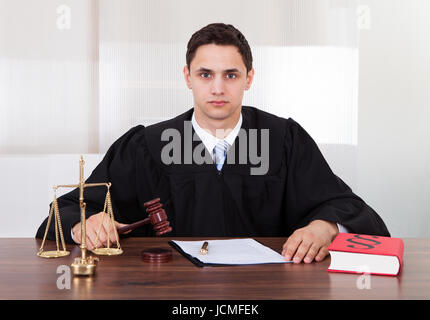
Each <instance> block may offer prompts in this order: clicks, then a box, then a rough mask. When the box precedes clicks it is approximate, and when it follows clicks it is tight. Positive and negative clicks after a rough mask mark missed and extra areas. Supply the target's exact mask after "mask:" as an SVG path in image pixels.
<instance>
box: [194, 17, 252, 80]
mask: <svg viewBox="0 0 430 320" xmlns="http://www.w3.org/2000/svg"><path fill="white" fill-rule="evenodd" d="M205 44H217V45H225V46H227V45H233V46H235V47H237V49H238V50H239V53H240V54H241V55H242V59H243V62H244V63H245V66H246V72H249V70H251V69H252V53H251V48H250V47H249V44H248V41H247V40H246V38H245V36H244V35H243V34H242V33H241V32H240V31H239V30H237V29H236V28H235V27H233V26H232V25H231V24H224V23H212V24H209V25H207V26H206V27H203V28H202V29H200V30H198V31H196V32H195V33H194V34H193V35H192V36H191V38H190V40H189V41H188V45H187V54H186V61H187V66H188V69H190V64H191V61H192V60H193V59H194V56H195V55H196V51H197V49H198V48H199V47H200V46H203V45H205Z"/></svg>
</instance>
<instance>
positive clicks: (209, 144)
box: [191, 112, 242, 154]
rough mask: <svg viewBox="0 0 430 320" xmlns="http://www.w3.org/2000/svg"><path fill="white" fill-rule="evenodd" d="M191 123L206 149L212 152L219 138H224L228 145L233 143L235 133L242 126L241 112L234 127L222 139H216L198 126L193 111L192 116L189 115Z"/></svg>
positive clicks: (236, 133)
mask: <svg viewBox="0 0 430 320" xmlns="http://www.w3.org/2000/svg"><path fill="white" fill-rule="evenodd" d="M191 123H192V125H193V128H194V131H195V132H196V133H197V135H198V136H199V137H200V139H201V140H202V142H203V144H204V145H205V147H206V149H207V150H208V151H209V153H210V154H212V153H213V150H214V148H215V146H216V144H217V143H218V142H219V141H221V140H225V141H226V142H227V143H228V144H229V146H232V145H233V143H234V140H235V139H236V137H237V135H238V134H239V131H240V128H241V127H242V113H241V114H240V117H239V121H238V122H237V124H236V126H235V127H234V129H233V130H232V131H231V132H230V133H229V134H228V135H227V137H225V138H224V139H218V138H217V137H215V136H213V135H212V134H210V133H209V132H207V131H206V130H205V129H203V128H202V127H200V126H199V124H198V123H197V121H196V118H195V117H194V112H193V116H192V117H191Z"/></svg>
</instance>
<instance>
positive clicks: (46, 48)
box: [0, 0, 98, 154]
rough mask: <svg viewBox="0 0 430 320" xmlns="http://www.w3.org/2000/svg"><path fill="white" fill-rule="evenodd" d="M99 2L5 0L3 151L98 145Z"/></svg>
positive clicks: (0, 99)
mask: <svg viewBox="0 0 430 320" xmlns="http://www.w3.org/2000/svg"><path fill="white" fill-rule="evenodd" d="M96 4H97V2H96V1H88V0H76V1H69V2H68V1H65V2H62V1H61V2H60V1H54V0H44V1H30V0H27V1H25V0H14V1H11V0H0V154H23V153H31V154H35V153H36V154H37V153H68V152H70V153H73V152H82V153H85V152H97V151H98V150H97V149H98V119H97V114H98V101H97V99H98V27H97V23H98V22H97V21H98V8H97V6H96Z"/></svg>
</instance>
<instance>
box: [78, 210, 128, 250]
mask: <svg viewBox="0 0 430 320" xmlns="http://www.w3.org/2000/svg"><path fill="white" fill-rule="evenodd" d="M103 216H104V219H103ZM102 220H103V225H102V226H101V228H100V224H101V223H102ZM86 221H87V223H86V234H87V237H86V244H87V249H88V250H93V249H95V246H96V244H97V247H99V248H100V247H103V246H107V242H108V231H109V240H110V243H112V244H116V238H115V230H114V229H113V227H112V223H111V220H110V219H109V217H108V215H107V214H106V213H105V212H99V213H97V214H94V215H92V216H91V217H89V218H88V219H86ZM124 226H127V224H123V223H119V222H116V221H115V228H117V229H118V228H120V227H124ZM99 229H100V233H99V238H98V241H97V243H96V237H97V232H98V231H99ZM109 229H110V230H109ZM128 232H131V230H130V231H128ZM128 232H126V233H128ZM72 234H73V240H74V241H75V242H76V243H78V244H80V243H81V223H80V222H78V223H77V224H75V225H74V226H73V228H72Z"/></svg>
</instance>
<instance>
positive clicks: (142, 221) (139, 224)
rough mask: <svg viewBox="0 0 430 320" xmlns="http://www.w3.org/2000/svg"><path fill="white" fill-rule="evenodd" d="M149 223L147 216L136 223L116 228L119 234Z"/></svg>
mask: <svg viewBox="0 0 430 320" xmlns="http://www.w3.org/2000/svg"><path fill="white" fill-rule="evenodd" d="M148 223H150V221H149V218H145V219H143V220H140V221H137V222H135V223H132V224H129V225H127V226H125V227H121V228H118V229H116V230H117V231H118V234H123V233H125V232H127V231H130V230H134V229H136V228H138V227H140V226H143V225H145V224H148Z"/></svg>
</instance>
